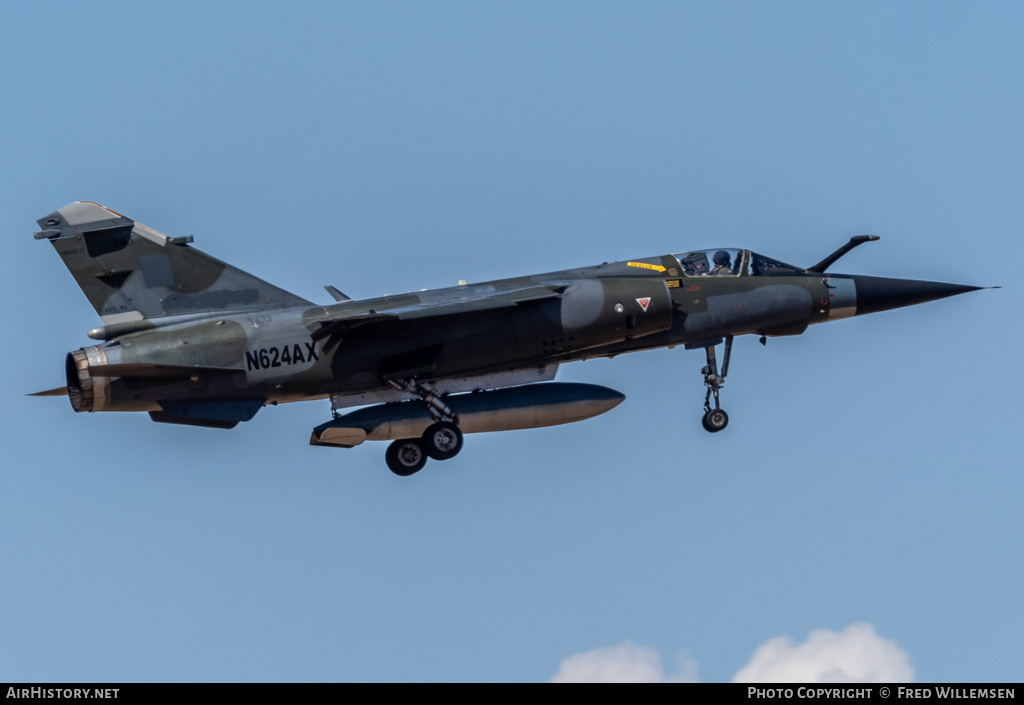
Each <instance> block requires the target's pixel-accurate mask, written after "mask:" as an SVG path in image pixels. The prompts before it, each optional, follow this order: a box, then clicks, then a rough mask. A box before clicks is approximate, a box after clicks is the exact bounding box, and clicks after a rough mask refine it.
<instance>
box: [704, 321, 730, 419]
mask: <svg viewBox="0 0 1024 705" xmlns="http://www.w3.org/2000/svg"><path fill="white" fill-rule="evenodd" d="M704 350H705V352H706V353H707V357H708V364H707V365H706V366H705V367H704V369H702V370H701V374H703V375H704V386H706V387H707V388H708V391H707V394H705V395H704V418H703V419H701V424H703V426H704V430H706V431H709V432H711V433H718V432H719V431H721V430H722V429H723V428H725V427H726V426H727V425H728V423H729V414H727V413H725V410H724V409H722V407H721V405H720V404H719V400H718V391H719V390H720V389H721V388H722V387H723V386H724V385H725V376H726V375H727V374H729V358H730V356H731V355H732V336H731V335H730V336H726V338H725V359H724V360H723V361H722V374H721V375H719V374H718V361H717V360H716V359H715V346H714V345H708V346H706V347H705V348H704ZM711 395H714V397H715V408H713V409H712V408H711Z"/></svg>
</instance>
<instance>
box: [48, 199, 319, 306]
mask: <svg viewBox="0 0 1024 705" xmlns="http://www.w3.org/2000/svg"><path fill="white" fill-rule="evenodd" d="M37 222H38V223H39V225H40V227H41V228H42V231H41V232H37V233H36V234H35V236H36V238H37V239H46V240H49V241H50V242H51V243H53V247H54V249H55V250H57V254H59V255H60V257H61V259H62V260H64V264H65V265H67V268H68V270H69V271H70V272H71V275H72V276H73V277H74V278H75V281H76V282H78V286H80V287H81V288H82V291H83V292H84V293H85V296H86V298H88V299H89V303H91V304H92V306H93V308H94V309H96V313H98V314H99V315H100V318H102V319H103V323H104V324H105V325H108V326H109V325H115V324H120V323H129V322H131V321H138V320H142V319H144V318H145V319H152V318H161V317H164V316H181V315H189V314H202V313H215V312H221V311H224V312H229V311H232V312H234V311H246V310H258V309H267V308H288V307H292V306H312V304H311V303H310V302H309V301H306V300H305V299H303V298H301V297H299V296H296V295H294V294H291V293H289V292H287V291H285V290H284V289H279V288H277V287H276V286H274V285H272V284H268V283H267V282H265V281H263V280H262V279H258V278H257V277H254V276H252V275H251V274H247V273H246V272H243V271H242V270H240V269H236V268H235V267H232V266H231V265H230V264H226V263H224V262H221V261H220V260H217V259H214V258H213V257H210V256H209V255H207V254H205V253H203V252H200V251H199V250H197V249H195V248H193V247H190V246H189V244H188V243H189V242H191V240H192V238H190V237H189V238H171V237H167V236H166V235H164V234H163V233H161V232H158V231H156V230H153V229H152V228H150V227H147V226H145V225H143V224H142V223H137V222H135V221H134V220H132V219H130V218H127V217H125V216H123V215H121V214H120V213H116V212H114V211H112V210H110V209H109V208H104V207H103V206H101V205H99V204H98V203H91V202H89V201H78V202H76V203H71V204H69V205H67V206H64V207H63V208H61V209H60V210H58V211H56V212H55V213H51V214H50V215H48V216H46V217H44V218H40V219H39V220H38V221H37Z"/></svg>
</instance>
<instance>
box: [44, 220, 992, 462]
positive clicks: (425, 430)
mask: <svg viewBox="0 0 1024 705" xmlns="http://www.w3.org/2000/svg"><path fill="white" fill-rule="evenodd" d="M37 222H38V223H39V226H40V227H41V228H42V230H41V231H40V232H36V233H35V237H36V238H37V239H42V240H49V241H50V242H51V243H52V244H53V247H54V249H55V250H56V251H57V254H59V255H60V257H61V259H62V260H64V264H65V265H66V266H67V267H68V269H69V270H70V271H71V274H72V276H73V277H74V278H75V281H76V282H77V283H78V285H79V286H80V287H81V288H82V290H83V292H84V293H85V295H86V297H87V298H88V299H89V303H91V304H92V306H93V308H95V309H96V313H98V314H99V316H100V318H101V320H102V322H103V325H102V326H100V327H98V328H94V329H92V330H90V331H89V333H88V335H89V337H90V338H92V339H94V340H99V341H102V342H101V343H100V344H98V345H92V346H89V347H84V348H81V349H79V350H75V351H73V352H70V353H68V355H67V357H66V361H65V366H64V367H65V377H66V379H67V386H66V387H61V388H59V389H53V390H49V391H47V392H39V393H38V394H39V395H40V396H55V395H65V394H66V395H67V396H68V397H69V398H70V401H71V406H72V407H73V408H74V409H75V411H90V412H92V411H144V412H147V413H149V416H150V418H152V419H153V420H154V421H158V422H161V423H172V424H187V425H192V426H205V427H212V428H224V429H228V428H233V427H235V426H236V425H238V423H239V422H241V421H248V420H250V419H252V418H253V416H255V415H256V413H257V412H258V411H259V410H260V409H261V408H263V407H264V406H266V405H268V404H270V405H277V404H280V403H283V402H292V401H304V400H310V399H330V401H331V412H332V418H331V420H329V421H327V422H325V423H323V424H321V425H319V426H317V427H316V428H314V429H313V432H312V436H311V438H310V444H312V445H320V446H334V447H342V448H351V447H353V446H356V445H359V444H361V443H363V442H364V441H367V440H390V441H392V443H391V445H390V446H389V447H388V449H387V452H386V454H385V459H386V462H387V465H388V467H389V468H390V469H391V471H392V472H394V473H395V474H397V475H401V476H408V475H412V474H413V473H416V472H418V471H419V470H421V469H422V468H423V467H424V465H425V463H426V461H427V458H428V457H429V458H433V459H435V460H447V459H449V458H452V457H454V456H455V455H456V454H457V453H458V452H459V451H460V450H461V448H462V444H463V434H465V433H477V432H483V431H503V430H512V429H525V428H537V427H542V426H553V425H556V424H562V423H569V422H573V421H580V420H583V419H587V418H591V417H593V416H596V415H598V414H601V413H604V412H606V411H608V410H609V409H611V408H613V407H615V406H616V405H617V404H619V403H620V402H621V401H622V400H623V399H624V398H625V397H624V396H623V395H622V394H620V393H619V392H617V391H614V390H612V389H608V388H606V387H599V386H596V385H590V384H568V383H558V382H553V381H552V380H553V379H554V377H555V372H556V370H557V369H558V366H559V365H560V364H562V363H565V362H572V361H576V360H585V359H588V358H596V357H614V356H615V355H619V354H621V353H626V352H634V351H638V350H650V349H654V348H662V347H666V346H667V347H670V348H671V347H675V346H677V345H683V346H684V347H685V348H686V349H688V350H691V349H698V348H702V349H704V351H705V353H706V360H707V364H706V365H705V366H704V368H703V370H702V371H701V374H702V375H703V377H704V384H705V386H706V387H707V391H706V394H705V397H704V416H703V425H704V428H705V429H707V430H708V431H710V432H712V433H717V432H719V431H721V430H722V429H724V428H725V427H726V424H728V422H729V416H728V415H727V414H726V412H725V411H724V410H723V409H722V408H721V405H720V399H719V394H720V390H721V388H722V386H723V384H724V382H725V377H726V375H727V374H728V370H729V358H730V354H731V351H732V343H733V339H734V337H735V336H737V335H748V334H749V335H757V336H760V340H761V342H762V343H764V342H765V339H766V338H767V337H772V336H787V335H800V334H801V333H803V332H804V331H805V330H806V329H807V327H808V326H809V325H810V324H812V323H824V322H825V321H833V320H837V319H841V318H847V317H850V316H855V315H863V314H866V313H875V312H878V311H885V310H888V309H893V308H898V307H901V306H911V305H914V304H919V303H923V302H926V301H932V300H935V299H941V298H944V297H947V296H953V295H956V294H961V293H964V292H967V291H974V290H976V289H980V288H982V287H977V286H965V285H960V284H944V283H938V282H928V281H912V280H906V279H886V278H880V277H868V276H860V275H846V274H830V273H827V270H828V268H829V267H830V266H831V265H832V264H833V263H834V262H835V261H836V260H838V259H839V258H840V257H842V256H843V255H844V254H846V253H847V252H849V251H850V250H851V249H853V248H854V247H856V246H858V245H860V244H862V243H864V242H868V241H871V240H877V239H878V237H877V236H874V235H860V236H857V237H854V238H851V239H850V241H849V242H848V243H846V244H845V245H843V246H842V247H840V248H839V249H838V250H836V251H835V252H833V253H832V254H831V255H829V256H828V257H826V258H825V259H823V260H821V261H820V262H818V263H817V264H814V265H812V266H810V267H807V268H802V267H796V266H793V265H790V264H785V263H783V262H780V261H778V260H774V259H771V258H770V257H766V256H764V255H761V254H758V253H756V252H751V251H749V250H743V249H732V248H712V249H707V250H694V251H691V252H683V253H679V254H665V255H661V256H657V257H646V258H640V259H635V260H629V261H627V262H614V263H607V262H605V263H603V264H599V265H595V266H590V267H584V268H581V269H568V270H563V271H558V272H550V273H547V274H537V275H533V276H526V277H516V278H513V279H501V280H496V281H489V282H482V283H478V284H467V283H466V282H464V281H460V282H459V285H458V286H455V287H450V288H446V289H437V290H432V291H421V292H418V293H409V294H403V295H398V296H384V297H380V298H374V299H365V300H361V301H354V300H352V299H350V298H349V297H348V296H346V295H345V294H343V293H341V292H340V291H338V290H337V289H335V288H334V287H333V286H327V287H326V289H327V291H328V293H330V294H331V296H332V297H333V299H334V303H332V304H329V305H317V304H314V303H312V302H310V301H307V300H305V299H303V298H301V297H299V296H296V295H294V294H291V293H289V292H287V291H284V290H283V289H279V288H277V287H276V286H273V285H271V284H268V283H267V282H265V281H263V280H261V279H258V278H256V277H254V276H252V275H250V274H247V273H246V272H243V271H241V270H239V269H236V268H235V267H232V266H231V265H229V264H226V263H224V262H221V261H219V260H216V259H214V258H213V257H210V256H208V255H206V254H204V253H203V252H200V251H199V250H197V249H195V248H194V247H192V246H191V243H192V237H191V236H188V237H168V236H167V235H164V234H163V233H160V232H158V231H156V230H154V229H152V228H150V227H147V226H145V225H143V224H142V223H138V222H136V221H134V220H131V219H130V218H128V217H126V216H123V215H121V214H120V213H117V212H115V211H112V210H110V209H108V208H105V207H103V206H101V205H99V204H96V203H92V202H88V201H79V202H76V203H71V204H69V205H67V206H65V207H63V208H61V209H60V210H58V211H56V212H54V213H51V214H50V215H47V216H45V217H43V218H41V219H40V220H39V221H37ZM719 344H724V345H723V348H724V352H723V360H722V366H721V368H719V366H718V362H717V357H716V353H715V349H716V347H717V346H718V345H719ZM348 407H363V408H360V409H358V410H356V411H352V412H349V413H347V414H344V415H342V414H340V413H339V412H338V410H339V409H343V408H348Z"/></svg>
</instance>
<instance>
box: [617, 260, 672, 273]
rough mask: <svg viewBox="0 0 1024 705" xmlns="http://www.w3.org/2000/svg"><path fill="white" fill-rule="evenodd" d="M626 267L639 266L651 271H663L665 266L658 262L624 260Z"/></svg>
mask: <svg viewBox="0 0 1024 705" xmlns="http://www.w3.org/2000/svg"><path fill="white" fill-rule="evenodd" d="M626 266H627V267H639V268H640V269H650V270H651V271H653V272H664V271H665V268H664V267H662V266H661V265H660V264H647V263H646V262H626Z"/></svg>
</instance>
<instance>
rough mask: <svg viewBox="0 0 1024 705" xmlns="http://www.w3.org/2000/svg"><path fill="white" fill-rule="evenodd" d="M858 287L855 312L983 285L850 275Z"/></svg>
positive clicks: (874, 310)
mask: <svg viewBox="0 0 1024 705" xmlns="http://www.w3.org/2000/svg"><path fill="white" fill-rule="evenodd" d="M850 278H851V279H853V281H854V284H855V286H856V287H857V313H856V315H858V316H860V315H861V314H864V313H877V312H878V311H888V310H889V309H893V308H901V307H903V306H913V305H914V304H923V303H925V302H926V301H935V300H936V299H944V298H946V297H947V296H956V295H957V294H964V293H966V292H968V291H976V290H978V289H981V288H983V287H980V286H967V285H966V284H945V283H943V282H923V281H915V280H913V279H887V278H885V277H864V276H852V277H850Z"/></svg>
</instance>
